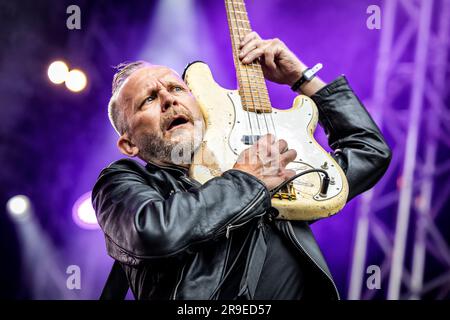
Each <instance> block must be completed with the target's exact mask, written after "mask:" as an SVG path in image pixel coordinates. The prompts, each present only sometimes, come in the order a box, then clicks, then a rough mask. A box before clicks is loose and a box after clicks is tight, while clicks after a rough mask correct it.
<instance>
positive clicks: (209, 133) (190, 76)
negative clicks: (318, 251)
mask: <svg viewBox="0 0 450 320" xmlns="http://www.w3.org/2000/svg"><path fill="white" fill-rule="evenodd" d="M184 80H185V82H186V83H187V85H188V86H189V88H190V89H191V90H192V93H193V94H194V96H195V97H196V99H197V100H198V101H199V104H200V108H201V109H202V112H203V116H204V118H205V123H206V131H205V136H204V139H203V141H202V143H201V145H200V147H199V148H198V150H197V151H196V153H195V155H194V158H193V164H192V165H191V170H190V176H191V177H192V178H194V179H196V180H197V181H199V182H200V183H205V182H206V181H208V180H210V179H212V178H214V177H217V176H220V175H221V174H222V173H223V172H224V171H226V170H229V169H231V168H232V167H233V165H234V164H235V162H236V161H237V158H238V156H239V154H240V153H241V152H242V151H243V150H244V149H246V148H248V147H250V145H251V143H249V141H248V137H251V136H261V135H264V134H266V133H272V134H274V135H275V136H276V137H277V139H284V140H286V141H287V143H288V145H289V148H291V149H295V150H296V151H297V159H296V160H295V161H294V162H292V163H291V164H290V165H288V168H289V169H294V170H295V171H296V172H297V173H300V172H302V171H305V170H308V169H313V168H321V169H324V170H326V171H327V172H328V174H329V176H330V178H331V183H330V186H329V189H328V192H327V194H326V196H325V197H322V196H321V195H320V186H321V181H322V177H323V174H321V173H318V172H313V173H310V174H306V175H303V176H301V177H299V178H298V179H296V180H294V182H293V183H292V185H291V187H290V188H289V189H288V191H287V192H285V193H280V194H278V195H276V196H274V197H273V198H272V206H273V207H275V208H276V209H277V210H278V211H279V216H278V218H280V219H287V220H314V219H319V218H324V217H328V216H330V215H333V214H335V213H336V212H338V211H339V210H340V209H342V207H343V206H344V205H345V203H346V200H347V195H348V183H347V180H346V177H345V174H344V172H343V171H342V169H341V168H340V166H339V165H338V164H337V163H336V162H335V160H334V159H333V158H332V157H331V156H330V154H329V153H327V152H326V151H325V150H324V149H323V148H322V147H321V146H320V145H319V144H318V143H317V142H316V140H315V139H314V136H313V134H314V131H315V128H316V126H317V120H318V111H317V107H316V105H315V104H314V102H313V101H312V100H311V99H310V98H308V97H306V96H303V95H300V96H298V97H296V99H295V100H294V103H293V106H292V107H291V108H290V109H287V110H278V109H272V112H271V113H255V112H247V111H246V110H244V108H243V107H242V104H241V97H240V95H239V92H238V91H237V90H227V89H224V88H222V87H220V86H219V85H218V84H217V83H216V82H215V81H214V78H213V76H212V74H211V70H210V68H209V67H208V65H206V64H205V63H202V62H196V63H193V64H191V65H190V66H189V67H188V68H187V69H186V70H185V76H184ZM249 119H250V120H251V121H249ZM250 123H251V124H252V125H250V127H249V124H250Z"/></svg>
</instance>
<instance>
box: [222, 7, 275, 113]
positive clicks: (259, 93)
mask: <svg viewBox="0 0 450 320" xmlns="http://www.w3.org/2000/svg"><path fill="white" fill-rule="evenodd" d="M225 8H226V11H227V19H228V26H229V29H230V37H231V44H232V47H233V58H234V65H235V67H236V75H237V79H238V83H239V94H240V96H241V100H242V107H243V108H244V110H245V111H249V112H257V113H262V112H266V113H268V112H272V106H271V104H270V100H269V94H268V93H267V86H266V82H265V80H264V75H263V72H262V69H261V65H260V64H259V62H258V61H254V62H252V63H251V64H243V63H242V62H241V61H240V60H239V51H240V50H239V44H240V40H241V38H243V37H244V36H245V35H246V34H247V33H250V32H251V31H252V29H251V26H250V22H249V20H248V15H247V9H246V8H245V4H244V1H243V0H225Z"/></svg>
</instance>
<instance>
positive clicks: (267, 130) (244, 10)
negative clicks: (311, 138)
mask: <svg viewBox="0 0 450 320" xmlns="http://www.w3.org/2000/svg"><path fill="white" fill-rule="evenodd" d="M232 3H234V2H233V1H232ZM237 5H238V6H239V5H242V7H243V10H242V12H247V10H246V8H245V4H244V3H243V2H242V4H237ZM233 8H234V6H233ZM235 15H236V14H235ZM244 18H245V17H244ZM247 21H248V18H247ZM236 23H238V22H237V21H236ZM248 26H249V29H250V30H251V28H250V22H249V21H248ZM253 65H254V66H255V67H256V66H257V65H256V64H254V63H252V67H250V66H249V68H250V69H251V70H252V71H258V69H255V68H253ZM261 71H262V70H261ZM252 74H254V73H253V72H252ZM247 75H248V72H247ZM254 75H255V74H254ZM258 89H261V88H259V87H258ZM257 94H258V98H259V99H258V100H259V102H260V104H261V96H260V91H259V90H257ZM252 98H253V95H252ZM267 99H268V95H267ZM268 101H269V100H268ZM255 108H256V107H255ZM255 110H256V109H255ZM269 116H270V118H271V121H272V127H273V130H274V136H275V138H276V136H277V134H276V128H275V122H274V121H273V117H272V113H271V112H270V115H269ZM255 117H256V120H257V121H258V126H259V115H258V113H257V112H255ZM263 118H264V123H265V124H266V133H271V132H270V129H269V125H268V123H267V119H266V113H265V112H264V110H263ZM260 132H261V131H260Z"/></svg>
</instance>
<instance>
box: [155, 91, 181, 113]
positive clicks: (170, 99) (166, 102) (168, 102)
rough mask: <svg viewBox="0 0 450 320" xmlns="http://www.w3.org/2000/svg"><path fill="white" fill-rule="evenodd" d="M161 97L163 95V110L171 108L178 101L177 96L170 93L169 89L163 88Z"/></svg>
mask: <svg viewBox="0 0 450 320" xmlns="http://www.w3.org/2000/svg"><path fill="white" fill-rule="evenodd" d="M159 94H160V97H161V111H162V112H165V111H167V109H170V108H171V107H172V106H173V105H174V104H176V103H177V101H176V99H175V97H174V96H173V95H172V94H170V92H168V91H167V90H165V89H164V90H161V91H160V93H159Z"/></svg>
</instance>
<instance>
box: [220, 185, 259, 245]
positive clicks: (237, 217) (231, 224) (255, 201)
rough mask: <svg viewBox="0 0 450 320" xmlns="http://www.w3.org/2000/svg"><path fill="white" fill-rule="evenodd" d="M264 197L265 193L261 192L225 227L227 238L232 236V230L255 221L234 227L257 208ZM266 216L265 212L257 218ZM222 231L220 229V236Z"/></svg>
mask: <svg viewBox="0 0 450 320" xmlns="http://www.w3.org/2000/svg"><path fill="white" fill-rule="evenodd" d="M262 196H264V192H260V193H259V194H258V195H257V197H256V198H255V200H254V201H253V202H252V203H250V204H249V205H248V206H247V207H246V208H244V209H242V211H241V212H240V213H239V214H238V215H236V216H234V217H233V218H232V219H231V220H230V221H229V222H228V223H227V225H226V227H225V229H226V231H225V236H226V238H228V237H229V236H230V231H231V230H233V229H236V228H239V227H241V226H243V225H245V224H246V223H248V222H249V221H251V220H253V219H248V220H247V221H244V222H242V223H239V224H236V225H233V222H234V221H237V220H239V219H240V218H241V217H243V216H245V215H246V214H247V213H248V212H249V211H251V210H252V209H253V208H254V207H255V206H256V204H257V203H258V202H259V201H260V200H261V199H262ZM264 214H265V212H263V213H262V214H260V215H257V216H255V218H257V217H260V216H263V215H264ZM222 230H223V228H222V229H220V230H219V231H217V233H218V234H220V233H221V232H222Z"/></svg>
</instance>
